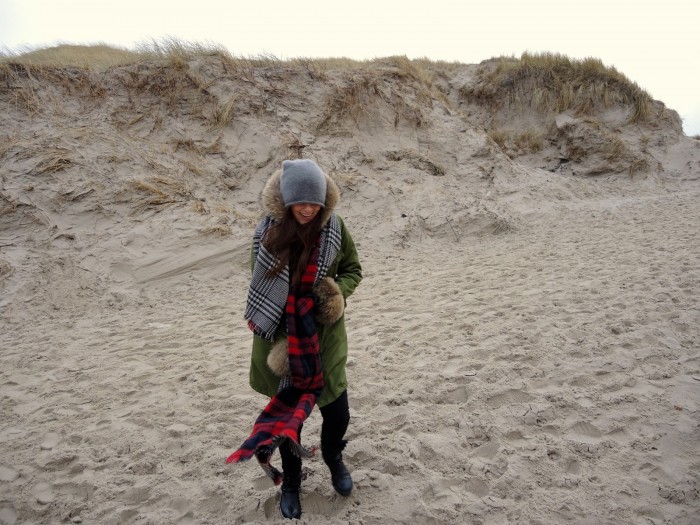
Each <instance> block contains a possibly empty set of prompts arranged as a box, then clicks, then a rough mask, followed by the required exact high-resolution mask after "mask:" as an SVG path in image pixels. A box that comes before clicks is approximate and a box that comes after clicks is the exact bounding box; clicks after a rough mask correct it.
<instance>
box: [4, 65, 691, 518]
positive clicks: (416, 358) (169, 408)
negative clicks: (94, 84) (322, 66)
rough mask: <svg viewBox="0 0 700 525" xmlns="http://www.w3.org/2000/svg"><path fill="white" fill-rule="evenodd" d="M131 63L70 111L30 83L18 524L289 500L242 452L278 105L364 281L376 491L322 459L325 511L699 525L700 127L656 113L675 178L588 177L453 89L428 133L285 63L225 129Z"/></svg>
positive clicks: (17, 264)
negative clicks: (332, 98) (332, 111)
mask: <svg viewBox="0 0 700 525" xmlns="http://www.w3.org/2000/svg"><path fill="white" fill-rule="evenodd" d="M190 67H191V68H192V69H193V70H194V69H196V68H199V69H197V71H200V72H201V71H205V70H207V68H209V69H216V68H217V67H218V66H217V64H216V63H204V64H197V63H195V64H191V65H190ZM469 71H470V69H469V68H468V67H465V70H464V71H462V72H461V73H458V74H456V75H455V78H454V79H452V80H451V82H453V83H454V85H452V87H451V89H456V88H457V87H458V83H459V82H463V81H464V77H465V76H467V77H468V76H469ZM117 73H118V74H121V75H126V74H127V73H128V71H127V72H126V73H125V72H124V71H122V70H117ZM115 74H116V73H115ZM202 74H204V73H202ZM268 77H269V73H268ZM256 78H257V77H256ZM110 79H111V80H110ZM460 79H461V80H460ZM234 80H235V79H234ZM234 80H231V79H228V80H226V79H225V80H224V81H222V83H221V84H214V85H213V87H212V88H211V90H212V92H215V91H216V90H218V89H220V90H223V88H224V87H225V86H226V85H227V84H226V82H229V84H228V86H229V88H231V89H233V87H231V86H234V87H235V86H237V84H235V82H234ZM268 80H269V78H268ZM105 82H107V85H108V86H111V88H112V89H113V92H112V93H111V94H110V95H109V96H108V97H107V98H106V99H105V101H104V103H103V104H102V105H99V104H98V105H96V106H94V107H92V106H90V107H91V109H90V108H87V109H86V108H85V107H83V108H82V109H83V110H84V111H78V109H77V108H79V107H80V104H88V103H87V102H83V101H82V100H81V99H80V97H79V96H77V95H76V96H75V97H74V98H68V99H67V100H68V102H69V103H66V104H65V105H64V106H63V111H64V113H69V114H70V113H71V111H74V110H75V113H74V114H73V116H72V117H71V116H70V115H68V117H67V116H66V115H63V116H61V115H58V114H57V113H56V114H50V115H47V114H46V113H43V114H40V115H38V116H37V115H30V114H27V113H26V112H23V111H22V110H21V109H18V107H17V105H16V104H15V103H14V102H13V99H12V98H11V97H9V96H6V97H5V98H3V99H2V104H3V108H4V109H3V113H2V115H3V126H4V127H3V130H5V131H3V133H4V144H5V145H6V146H8V147H5V148H4V150H0V151H3V157H2V160H3V165H2V168H0V170H2V171H1V172H0V174H1V175H2V179H1V180H2V193H1V195H2V201H0V204H2V213H0V246H1V249H2V252H0V290H1V293H2V295H1V297H0V328H1V329H0V414H1V416H0V523H8V524H15V523H47V524H48V523H63V522H65V523H71V522H72V523H106V524H118V523H153V524H163V523H174V524H183V525H184V524H190V523H210V524H215V523H216V524H219V523H270V522H281V521H282V520H281V519H280V516H279V513H278V510H277V504H278V503H277V502H278V491H277V489H275V488H274V487H273V486H272V485H271V483H270V482H269V481H268V480H267V478H265V477H264V476H263V474H262V471H261V470H260V469H259V468H258V467H257V466H256V465H255V464H244V465H225V464H224V460H225V458H226V457H227V456H228V455H229V454H230V453H231V452H232V451H233V450H234V449H235V448H237V447H238V446H239V445H240V443H241V442H242V441H243V439H244V438H245V437H246V436H247V435H248V433H249V431H250V427H251V425H252V422H253V419H254V418H255V416H256V415H257V414H258V412H259V411H260V409H261V408H262V407H263V406H264V405H265V399H264V398H263V397H262V396H260V395H257V394H255V393H254V392H253V391H252V390H251V389H250V388H249V386H248V383H247V374H248V360H249V351H250V333H249V332H248V330H247V328H246V327H245V324H244V323H243V321H242V314H243V309H244V303H245V294H246V290H247V284H248V278H249V270H248V267H247V264H248V255H249V252H248V250H249V241H250V235H251V232H252V227H253V225H254V223H255V220H256V218H257V214H258V202H257V199H258V194H259V191H260V189H261V187H262V184H263V183H264V181H265V180H266V178H267V176H269V174H270V173H271V170H273V169H274V168H275V166H276V165H277V163H278V161H280V160H281V159H282V158H284V157H285V156H286V155H287V154H288V149H287V147H286V146H287V145H288V143H287V142H285V140H286V139H284V137H285V135H284V133H286V131H280V130H279V128H274V127H272V125H273V124H275V125H279V126H281V127H284V126H286V127H287V128H294V127H295V126H296V131H297V137H301V138H303V139H304V142H305V143H306V144H308V147H307V148H306V150H305V152H304V154H305V155H306V156H308V157H311V158H316V159H317V160H319V162H321V164H322V165H324V167H326V169H327V170H328V171H329V172H331V173H332V174H333V176H334V177H335V178H336V179H337V180H338V182H339V184H340V187H341V190H342V192H343V201H342V203H341V206H340V213H341V214H342V215H343V216H344V218H345V220H346V223H347V224H348V226H349V228H350V229H351V231H352V233H353V235H354V237H355V241H356V243H357V245H358V249H359V252H360V255H361V258H362V262H363V266H364V273H365V279H364V281H363V283H362V284H361V286H360V287H359V288H358V290H357V292H356V293H355V295H353V296H352V297H351V299H350V300H349V302H348V309H347V314H346V315H347V325H348V329H349V337H350V344H351V356H350V362H349V365H348V374H349V379H350V390H349V394H350V403H351V411H352V420H351V426H350V430H349V438H350V443H349V445H348V448H347V450H346V459H347V463H348V465H349V467H350V469H351V471H352V474H353V478H354V480H355V487H356V489H355V491H354V492H353V494H352V495H351V496H350V497H349V498H347V499H345V498H341V497H339V496H337V495H336V494H335V493H334V492H333V490H332V488H331V486H330V480H329V475H328V473H327V471H326V468H325V466H324V465H323V463H322V461H321V460H320V458H316V459H314V460H311V461H308V462H306V463H305V466H304V472H305V481H304V483H303V494H302V503H303V509H304V515H303V519H302V521H303V522H305V523H316V524H321V523H358V524H359V523H365V524H386V523H482V524H505V523H528V524H537V523H540V524H550V523H605V524H611V525H612V524H620V523H634V524H637V523H640V524H641V523H657V524H661V523H673V524H692V523H697V516H698V515H699V514H700V498H699V494H698V490H699V487H700V480H699V479H698V472H699V471H700V441H699V440H698V430H699V429H698V421H699V420H700V419H699V417H698V415H699V414H700V411H699V409H700V407H699V406H698V405H699V403H700V345H699V344H698V341H700V328H699V327H700V302H699V300H698V297H700V270H699V268H700V233H699V232H700V206H698V205H697V203H698V199H699V198H700V184H698V181H700V148H698V143H697V141H694V140H691V139H688V138H686V137H682V136H678V135H677V134H675V135H674V129H673V128H672V127H671V128H668V127H666V128H664V127H662V128H660V129H659V130H658V135H654V134H653V132H651V131H649V130H645V131H644V133H648V134H650V136H651V137H652V138H653V137H657V138H658V139H659V140H658V142H655V141H654V140H650V141H647V144H648V149H647V150H646V153H644V154H645V155H650V156H653V158H654V159H655V161H656V162H657V164H656V165H654V166H655V167H654V168H653V169H650V170H648V171H646V172H643V173H640V174H637V175H635V176H634V177H632V178H630V176H629V173H627V172H624V173H619V174H616V173H608V172H606V173H604V174H603V175H601V176H598V177H593V178H590V177H582V176H580V175H577V174H576V173H572V172H566V170H564V171H562V170H559V171H556V170H555V171H551V170H549V169H543V168H538V167H536V166H534V167H533V165H536V164H537V162H538V161H537V159H536V158H533V157H531V156H530V157H527V158H526V159H522V162H519V161H517V160H513V159H510V158H508V157H507V156H505V155H504V154H503V153H502V152H499V151H498V148H497V147H496V146H495V145H494V144H493V143H492V142H489V140H488V139H487V138H486V135H485V133H484V132H483V130H481V129H480V128H479V127H477V126H476V125H474V124H470V122H469V121H468V120H467V121H465V120H463V117H459V116H458V115H457V113H456V112H453V113H450V112H447V111H446V110H445V106H441V105H440V103H438V102H437V101H436V102H434V104H433V105H432V106H430V109H426V108H427V106H420V108H422V111H423V112H424V113H423V116H424V118H425V119H427V120H429V123H430V125H429V126H418V127H416V126H415V125H408V124H406V123H400V125H398V126H397V127H394V125H393V124H391V123H389V124H386V123H385V124H386V125H385V124H380V123H378V122H376V121H372V120H371V119H370V120H362V121H361V122H360V123H359V124H358V126H357V128H358V129H359V130H360V132H356V131H352V133H351V134H350V135H346V134H344V133H341V132H340V131H338V128H337V127H335V128H332V129H331V130H330V131H327V132H321V131H318V129H316V131H315V132H314V133H311V131H309V130H310V129H311V128H310V127H304V126H305V124H304V120H303V118H302V115H304V111H308V112H312V113H313V112H314V111H316V110H314V109H313V108H316V107H317V106H313V105H312V106H310V107H311V109H309V108H304V107H303V103H304V101H306V100H311V101H316V102H318V101H319V100H323V96H322V94H320V93H321V92H322V91H323V90H329V89H331V88H332V87H333V86H334V84H333V82H335V80H332V81H328V82H330V83H326V84H316V83H313V82H312V83H309V82H307V81H306V80H304V79H299V78H296V77H295V78H293V79H292V81H290V82H288V83H286V84H285V83H284V82H282V80H279V79H278V80H276V82H277V85H278V86H281V85H284V86H285V89H286V93H285V94H283V95H280V96H279V97H278V98H275V99H274V100H268V101H267V103H268V105H270V104H272V105H274V104H278V105H277V106H275V107H276V108H277V113H276V114H275V115H273V113H274V112H262V113H260V114H258V115H254V114H251V115H245V114H242V115H241V116H240V118H239V119H238V120H235V121H234V122H233V123H231V124H230V126H228V127H227V128H226V129H225V130H223V131H220V130H214V131H212V130H211V129H209V128H208V127H206V126H204V125H203V124H202V123H201V121H200V120H197V119H196V118H193V117H192V116H189V115H183V114H177V115H175V116H172V115H170V117H167V115H168V114H167V113H164V115H165V117H164V118H163V119H162V121H161V124H160V125H159V126H160V127H158V126H155V127H153V128H152V129H150V128H149V127H148V126H146V125H145V124H146V123H147V121H149V119H151V118H152V117H153V118H154V112H155V113H157V111H160V110H159V109H158V107H157V106H154V107H151V112H150V113H148V112H143V111H142V113H143V115H142V116H141V118H139V119H138V120H137V121H136V122H134V123H133V124H131V125H130V127H129V126H127V129H125V128H120V127H118V126H115V125H114V123H113V120H110V119H114V118H115V115H118V116H119V118H120V119H121V120H122V121H125V122H126V121H131V120H133V119H136V118H137V116H136V114H135V113H129V112H128V111H127V109H126V105H125V104H126V102H125V101H126V100H127V98H128V97H127V93H126V92H125V91H123V89H124V88H123V87H120V86H121V85H120V84H119V82H117V81H116V80H114V79H113V78H112V77H108V78H107V79H106V80H105ZM240 82H242V83H243V84H245V85H248V84H246V83H245V82H243V81H240ZM393 82H398V81H396V80H395V79H394V80H393ZM249 84H250V86H255V87H256V88H260V89H261V90H262V88H261V87H260V86H264V82H263V80H261V79H260V78H258V79H257V83H256V82H252V83H249ZM409 88H410V86H408V87H406V86H405V85H403V87H402V85H401V84H400V83H397V84H394V89H396V90H400V89H407V90H409V91H410V89H409ZM44 89H45V92H42V93H43V95H42V96H46V97H47V98H50V97H51V96H55V93H54V95H52V93H53V92H52V90H56V93H58V92H60V89H61V88H58V87H56V86H54V85H53V84H50V83H49V84H48V85H46V86H44ZM236 89H237V88H236ZM250 89H253V87H250ZM398 92H400V91H395V93H398ZM267 93H270V92H269V91H267ZM132 94H133V93H132ZM134 100H135V101H136V102H135V103H134ZM134 100H132V101H131V102H130V103H133V104H134V106H135V107H138V106H139V103H140V104H142V105H143V106H147V105H148V104H150V103H151V102H150V99H149V98H148V97H147V96H146V95H145V94H142V98H141V99H134ZM411 103H413V102H411ZM71 104H73V105H74V106H73V105H71ZM284 104H286V105H284ZM319 104H320V103H319ZM416 104H417V102H416ZM52 107H53V106H52ZM129 107H131V106H129ZM282 107H286V108H287V109H286V111H287V113H286V115H282V116H280V111H283V110H282V109H281V108H282ZM319 107H320V106H319ZM407 107H412V106H407ZM416 107H418V106H416ZM118 108H122V110H123V111H122V112H120V113H117V112H116V110H117V109H118ZM154 108H155V109H154ZM384 109H386V108H384ZM132 110H133V108H131V109H130V110H129V111H132ZM319 112H320V110H319ZM47 113H50V111H49V110H47ZM110 115H111V116H110ZM307 116H308V115H307ZM414 116H415V114H414ZM69 117H70V118H69ZM166 117H167V118H166ZM312 117H313V115H311V116H308V118H309V119H311V118H312ZM460 119H462V120H460ZM151 124H153V123H151ZM343 129H347V130H352V127H347V128H343ZM287 131H288V130H287ZM623 132H624V133H628V134H630V133H633V130H632V128H625V129H624V130H623ZM305 133H306V134H305ZM621 133H622V132H621ZM183 134H184V135H183ZM173 136H180V138H182V137H183V136H184V138H185V139H186V138H188V137H193V138H194V139H196V140H193V142H192V144H200V147H204V146H202V145H211V144H212V143H214V142H215V141H216V140H217V137H219V138H220V139H221V144H223V146H222V147H221V149H220V150H216V151H210V152H205V151H203V150H201V151H195V150H193V149H192V148H190V149H189V150H183V147H184V146H182V144H180V146H178V145H177V144H174V143H173V141H172V137H173ZM47 148H49V149H47ZM50 148H53V149H50ZM51 152H53V154H52V156H51V155H49V154H50V153H51ZM640 154H642V153H640ZM552 155H554V153H553V152H552V151H548V152H546V154H545V153H543V157H542V159H544V158H545V157H547V158H548V159H550V160H551V159H552V158H555V157H553V156H552ZM49 157H50V159H49V160H51V159H53V162H59V166H58V168H59V169H53V168H52V169H45V170H44V171H42V166H41V165H40V164H39V163H40V162H41V161H45V160H47V158H49ZM60 159H64V160H63V161H62V162H63V165H60V162H61V161H60ZM542 159H541V160H542ZM543 162H544V160H543ZM596 162H597V161H596ZM186 163H189V164H186ZM651 165H652V164H650V166H651ZM53 166H54V168H56V167H57V166H56V165H55V164H54V165H53ZM188 166H189V167H188ZM44 167H45V165H44ZM584 168H585V169H588V168H593V166H592V165H591V166H584V165H582V166H579V167H578V168H577V169H582V170H584ZM227 169H228V171H227ZM566 169H569V168H566ZM584 171H585V170H584ZM134 181H135V182H134ZM145 183H148V184H152V185H156V186H157V188H159V189H160V191H161V195H160V197H161V198H164V199H165V198H166V197H167V199H170V200H172V202H167V203H163V202H161V203H156V202H155V201H154V200H153V198H154V197H153V196H154V195H155V192H153V191H152V189H153V188H151V189H150V190H148V189H144V187H145V186H144V184H145ZM163 195H165V197H163ZM147 199H151V200H150V201H147ZM167 199H166V200H167ZM319 428H320V417H319V414H318V413H317V412H314V414H313V415H312V417H311V419H310V421H309V422H308V424H307V425H306V427H305V439H306V441H307V443H309V444H318V432H319ZM277 461H278V460H277Z"/></svg>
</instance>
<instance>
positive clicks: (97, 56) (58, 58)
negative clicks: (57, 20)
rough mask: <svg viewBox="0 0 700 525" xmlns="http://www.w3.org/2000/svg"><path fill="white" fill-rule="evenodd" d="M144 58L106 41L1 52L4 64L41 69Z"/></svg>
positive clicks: (99, 66) (94, 65)
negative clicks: (86, 44)
mask: <svg viewBox="0 0 700 525" xmlns="http://www.w3.org/2000/svg"><path fill="white" fill-rule="evenodd" d="M140 60H143V55H142V54H141V53H139V52H134V51H130V50H128V49H124V48H119V47H113V46H109V45H106V44H94V45H90V46H79V45H69V44H60V45H58V46H55V47H49V48H29V47H24V48H21V49H20V51H19V52H17V53H8V52H6V53H0V63H17V64H22V65H25V66H33V67H37V68H66V67H77V68H83V69H94V70H97V71H99V70H103V69H107V68H110V67H113V66H120V65H126V64H132V63H134V62H138V61H140Z"/></svg>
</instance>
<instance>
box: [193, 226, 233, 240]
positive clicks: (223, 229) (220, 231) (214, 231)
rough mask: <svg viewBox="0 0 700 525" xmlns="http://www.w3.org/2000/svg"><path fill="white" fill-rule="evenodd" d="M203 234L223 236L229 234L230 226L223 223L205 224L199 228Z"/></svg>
mask: <svg viewBox="0 0 700 525" xmlns="http://www.w3.org/2000/svg"><path fill="white" fill-rule="evenodd" d="M200 231H201V232H202V233H203V234H204V235H216V236H218V237H225V236H227V235H231V228H230V227H229V226H226V225H224V224H216V225H214V226H207V227H205V228H202V229H201V230H200Z"/></svg>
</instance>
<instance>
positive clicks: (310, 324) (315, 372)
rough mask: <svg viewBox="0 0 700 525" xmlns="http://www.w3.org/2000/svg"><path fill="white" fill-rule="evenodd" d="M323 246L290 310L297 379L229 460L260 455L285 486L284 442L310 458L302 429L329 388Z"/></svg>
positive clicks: (291, 366)
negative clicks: (319, 323)
mask: <svg viewBox="0 0 700 525" xmlns="http://www.w3.org/2000/svg"><path fill="white" fill-rule="evenodd" d="M319 244H320V238H319V240H318V241H317V242H316V246H315V247H314V249H313V250H312V252H311V256H310V257H309V262H308V264H307V265H306V269H305V270H304V273H303V275H302V277H301V282H300V283H299V286H298V287H297V288H296V291H292V290H291V289H290V293H289V296H288V297H287V303H286V306H285V312H286V314H287V339H288V342H289V370H290V374H291V381H283V383H282V384H281V387H280V390H279V391H278V392H277V393H276V394H275V395H274V396H273V397H272V399H270V402H269V403H268V404H267V406H266V407H265V409H264V410H263V411H262V413H261V414H260V415H259V416H258V419H257V420H256V421H255V424H254V425H253V432H252V433H251V434H250V436H249V437H248V439H246V440H245V442H244V443H243V445H241V447H240V448H239V449H238V450H236V452H234V453H233V454H231V456H229V458H228V459H227V460H226V463H235V462H239V461H245V460H248V459H250V458H251V457H252V456H253V455H255V456H256V457H257V459H258V461H259V462H260V464H261V466H262V467H263V470H265V472H266V473H267V474H268V475H269V476H270V477H271V478H272V479H273V481H274V482H275V484H279V483H280V482H281V480H282V475H281V473H280V472H279V471H278V470H277V469H275V468H274V467H272V465H270V463H269V461H270V457H271V456H272V453H273V452H274V450H275V448H276V447H277V446H278V445H279V444H280V443H281V442H282V440H284V439H289V440H290V444H292V445H293V446H292V448H293V449H294V450H295V451H297V453H298V454H300V455H307V451H306V450H305V449H303V448H302V447H301V445H300V444H299V428H300V427H301V424H302V423H303V422H304V421H305V420H306V418H307V417H309V415H310V414H311V411H312V410H313V408H314V405H315V404H316V400H317V399H318V397H319V396H320V395H321V391H322V390H323V385H324V382H323V370H322V368H321V357H320V348H319V344H318V335H317V334H316V324H315V322H314V318H313V309H314V301H313V293H312V292H313V286H314V281H315V279H316V273H317V272H318V266H317V265H318V254H319Z"/></svg>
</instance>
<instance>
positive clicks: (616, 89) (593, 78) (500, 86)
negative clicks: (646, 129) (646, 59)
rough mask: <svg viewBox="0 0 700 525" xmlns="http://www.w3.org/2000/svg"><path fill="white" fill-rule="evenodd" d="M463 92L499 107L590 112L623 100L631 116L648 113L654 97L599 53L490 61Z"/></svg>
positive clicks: (637, 117) (642, 116)
mask: <svg viewBox="0 0 700 525" xmlns="http://www.w3.org/2000/svg"><path fill="white" fill-rule="evenodd" d="M461 94H462V95H463V96H464V97H465V98H467V99H468V100H469V101H474V102H479V103H484V104H487V105H490V106H491V107H495V108H501V107H505V106H515V107H525V106H529V107H532V108H534V109H536V110H538V111H541V112H543V113H552V112H556V113H559V112H561V111H565V110H569V109H570V110H574V111H575V112H576V113H577V114H580V115H590V114H592V113H593V112H594V111H595V110H596V108H600V107H610V106H612V105H617V104H620V105H623V106H626V107H629V108H630V121H631V122H637V121H642V120H645V119H647V118H648V117H649V115H650V112H651V102H652V99H651V96H650V95H649V94H648V93H647V92H646V91H644V90H643V89H642V88H640V87H639V86H638V85H637V84H636V83H634V82H632V81H630V80H629V79H628V78H627V77H626V76H624V75H623V74H622V73H620V72H618V71H617V70H616V69H615V68H614V67H606V66H604V65H603V63H602V62H601V61H600V60H599V59H595V58H586V59H583V60H575V59H570V58H568V57H566V56H564V55H560V54H554V53H543V54H529V53H524V54H523V55H522V56H521V58H520V59H516V58H512V57H511V58H506V57H501V58H497V59H492V60H490V61H486V62H484V63H483V64H482V68H481V76H480V79H479V81H478V82H477V83H476V84H475V85H473V86H465V87H464V88H462V90H461Z"/></svg>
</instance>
